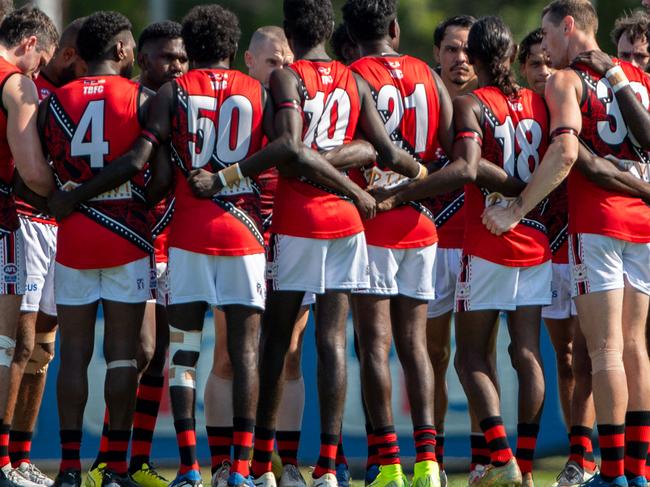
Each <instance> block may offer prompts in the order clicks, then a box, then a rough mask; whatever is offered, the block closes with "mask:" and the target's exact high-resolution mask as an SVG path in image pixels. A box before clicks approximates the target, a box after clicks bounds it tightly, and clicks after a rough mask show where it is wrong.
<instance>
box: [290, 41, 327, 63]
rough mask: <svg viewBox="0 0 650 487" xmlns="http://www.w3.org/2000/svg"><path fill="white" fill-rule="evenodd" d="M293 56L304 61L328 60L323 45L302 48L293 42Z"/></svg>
mask: <svg viewBox="0 0 650 487" xmlns="http://www.w3.org/2000/svg"><path fill="white" fill-rule="evenodd" d="M293 54H294V56H295V57H296V59H304V60H305V61H311V60H319V61H320V60H328V59H330V56H329V54H327V50H326V49H325V44H324V43H321V44H318V45H316V46H312V47H304V46H301V45H300V44H298V43H295V42H294V44H293Z"/></svg>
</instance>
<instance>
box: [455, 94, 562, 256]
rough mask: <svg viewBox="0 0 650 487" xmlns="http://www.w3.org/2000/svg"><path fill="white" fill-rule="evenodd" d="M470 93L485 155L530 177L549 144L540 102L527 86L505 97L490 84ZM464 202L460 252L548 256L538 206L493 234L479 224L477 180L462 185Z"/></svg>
mask: <svg viewBox="0 0 650 487" xmlns="http://www.w3.org/2000/svg"><path fill="white" fill-rule="evenodd" d="M473 93H474V96H475V97H476V98H477V99H478V100H479V101H480V103H481V110H482V120H481V125H482V129H483V148H482V157H483V159H486V160H488V161H490V162H492V163H493V164H496V165H497V166H499V167H501V168H503V169H504V170H505V171H506V172H507V173H508V174H509V175H510V176H513V177H516V178H518V179H520V180H522V181H523V182H528V180H529V179H530V177H531V175H532V174H533V172H534V171H535V169H536V168H537V165H538V164H539V163H540V162H541V160H542V158H543V157H544V153H545V152H546V148H547V147H548V112H547V110H546V105H545V104H544V101H543V100H542V98H541V97H539V96H538V95H536V94H535V93H533V92H532V91H530V90H528V89H522V90H520V92H519V95H518V96H517V97H507V96H506V95H504V94H503V92H501V91H500V90H499V89H498V88H496V87H493V86H489V87H485V88H480V89H478V90H475V91H474V92H473ZM465 207H466V223H465V239H464V242H463V252H464V253H466V254H470V255H476V256H478V257H481V258H483V259H485V260H488V261H490V262H494V263H496V264H500V265H506V266H513V267H528V266H534V265H538V264H541V263H542V262H546V261H547V260H549V259H550V258H551V252H550V248H549V243H548V238H547V237H546V234H545V233H544V226H543V224H542V223H541V215H540V212H539V210H538V209H535V210H533V211H531V212H530V213H529V214H528V215H526V217H525V219H524V220H522V223H520V224H518V225H517V226H516V227H515V228H513V229H512V230H510V231H509V232H506V233H504V234H503V235H501V236H498V237H497V236H496V235H493V234H492V233H491V232H490V231H489V230H488V229H487V228H486V227H485V225H483V221H482V214H483V211H484V210H485V194H484V192H483V191H482V190H481V189H480V188H479V187H478V186H476V185H475V184H468V185H466V186H465Z"/></svg>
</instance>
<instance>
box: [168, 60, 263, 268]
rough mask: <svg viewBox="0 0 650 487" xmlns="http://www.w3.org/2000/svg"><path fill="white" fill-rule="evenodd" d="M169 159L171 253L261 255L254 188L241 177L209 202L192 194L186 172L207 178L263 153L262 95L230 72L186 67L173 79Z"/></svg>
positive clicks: (253, 183)
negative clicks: (172, 169)
mask: <svg viewBox="0 0 650 487" xmlns="http://www.w3.org/2000/svg"><path fill="white" fill-rule="evenodd" d="M174 90H175V92H174V93H175V94H174V103H175V110H174V117H173V122H172V158H173V159H174V160H175V162H176V166H177V176H178V177H177V178H176V191H175V196H176V206H175V210H174V217H173V218H172V223H171V234H170V236H169V245H170V247H177V248H180V249H184V250H189V251H191V252H198V253H202V254H209V255H231V256H232V255H248V254H257V253H263V252H264V239H263V237H262V230H261V229H262V220H261V215H260V201H259V199H260V198H259V193H260V190H259V186H258V184H257V181H256V179H255V178H245V179H244V180H242V181H240V182H239V183H238V184H237V185H235V186H231V187H229V188H224V189H222V190H221V192H219V193H218V194H216V195H215V196H214V197H213V198H212V199H204V198H197V197H195V196H194V194H193V193H192V191H191V189H190V187H189V185H188V183H187V180H186V178H187V174H188V173H189V171H191V170H193V169H198V168H203V169H205V170H206V171H210V172H213V173H216V172H218V171H219V170H220V169H223V168H224V167H228V166H230V165H232V164H235V163H237V162H241V161H243V160H244V159H246V158H247V157H250V156H251V155H252V154H254V153H255V152H257V151H259V150H260V149H261V147H262V142H263V138H264V131H263V127H262V120H263V114H264V91H263V88H262V85H261V84H260V83H259V82H258V81H256V80H255V79H253V78H251V77H250V76H248V75H245V74H243V73H240V72H239V71H235V70H229V69H193V70H191V71H190V72H188V73H187V74H185V75H183V76H181V77H180V78H178V79H176V80H175V81H174Z"/></svg>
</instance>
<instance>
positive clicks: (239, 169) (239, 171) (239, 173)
mask: <svg viewBox="0 0 650 487" xmlns="http://www.w3.org/2000/svg"><path fill="white" fill-rule="evenodd" d="M235 166H237V176H239V180H240V181H241V180H242V179H244V175H243V174H242V172H241V167H239V164H235Z"/></svg>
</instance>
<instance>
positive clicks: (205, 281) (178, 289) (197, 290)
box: [168, 247, 266, 309]
mask: <svg viewBox="0 0 650 487" xmlns="http://www.w3.org/2000/svg"><path fill="white" fill-rule="evenodd" d="M265 265H266V259H265V258H264V254H252V255H240V256H223V255H207V254H199V253H197V252H190V251H187V250H182V249H178V248H175V247H171V248H170V249H169V263H168V272H169V304H183V303H195V302H201V301H203V302H206V303H208V304H209V305H210V306H227V305H229V304H239V305H242V306H249V307H251V308H259V309H264V301H265V299H266V286H265V283H264V268H265Z"/></svg>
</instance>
